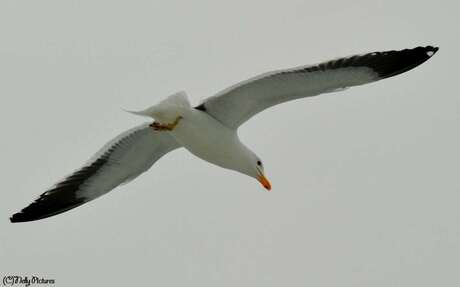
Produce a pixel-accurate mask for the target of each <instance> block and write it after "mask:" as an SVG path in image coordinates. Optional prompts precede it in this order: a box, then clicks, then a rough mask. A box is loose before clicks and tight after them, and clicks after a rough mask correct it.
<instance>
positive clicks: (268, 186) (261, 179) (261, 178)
mask: <svg viewBox="0 0 460 287" xmlns="http://www.w3.org/2000/svg"><path fill="white" fill-rule="evenodd" d="M258 180H259V182H260V183H261V184H262V185H263V186H264V187H265V189H267V190H268V191H270V189H272V185H271V184H270V182H269V181H268V179H267V178H266V177H265V176H264V175H260V176H259V178H258Z"/></svg>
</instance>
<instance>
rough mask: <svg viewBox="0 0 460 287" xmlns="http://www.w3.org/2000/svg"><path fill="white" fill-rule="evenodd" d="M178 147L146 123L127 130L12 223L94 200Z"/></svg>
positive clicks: (33, 218)
mask: <svg viewBox="0 0 460 287" xmlns="http://www.w3.org/2000/svg"><path fill="white" fill-rule="evenodd" d="M178 147H180V145H179V144H178V143H177V142H176V141H175V140H174V139H173V137H172V136H171V135H169V134H168V133H165V132H157V131H155V130H153V129H152V128H150V127H149V126H148V124H143V125H141V126H138V127H135V128H133V129H130V130H128V131H126V132H124V133H122V134H120V135H119V136H117V137H116V138H114V139H113V140H112V141H110V142H109V143H107V144H106V145H105V146H104V147H103V148H102V149H101V150H100V151H99V152H98V153H96V154H95V155H94V156H93V158H92V159H91V160H90V161H89V162H88V164H86V165H85V166H84V167H82V168H81V169H79V170H77V171H75V172H74V173H73V174H71V175H70V176H68V177H66V178H65V179H64V180H62V181H61V182H59V183H58V184H56V185H55V186H54V187H52V188H51V189H49V190H48V191H46V192H45V193H43V194H42V195H40V196H39V197H38V198H37V199H36V200H35V201H34V202H32V203H31V204H30V205H29V206H27V207H26V208H24V209H23V210H21V211H20V212H18V213H16V214H14V215H13V216H12V217H11V218H10V220H11V222H24V221H33V220H38V219H42V218H46V217H50V216H53V215H56V214H59V213H62V212H64V211H67V210H69V209H72V208H75V207H77V206H79V205H81V204H83V203H85V202H88V201H90V200H93V199H95V198H97V197H99V196H101V195H103V194H105V193H107V192H109V191H110V190H112V189H113V188H115V187H117V186H118V185H120V184H122V183H124V182H127V181H129V180H131V179H134V178H135V177H137V176H138V175H140V174H141V173H143V172H144V171H146V170H147V169H149V168H150V167H151V166H152V165H153V164H154V163H155V162H156V161H157V160H158V159H160V158H161V157H162V156H163V155H164V154H166V153H168V152H170V151H172V150H174V149H176V148H178Z"/></svg>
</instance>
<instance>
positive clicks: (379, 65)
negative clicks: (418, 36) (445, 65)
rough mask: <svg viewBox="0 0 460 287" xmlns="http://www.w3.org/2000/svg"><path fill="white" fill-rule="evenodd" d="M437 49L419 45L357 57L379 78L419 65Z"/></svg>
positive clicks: (391, 75) (394, 74) (437, 48)
mask: <svg viewBox="0 0 460 287" xmlns="http://www.w3.org/2000/svg"><path fill="white" fill-rule="evenodd" d="M438 50H439V47H434V46H425V47H422V46H419V47H416V48H412V49H404V50H400V51H387V52H377V53H371V54H367V55H365V56H364V57H362V58H360V59H358V61H357V62H360V61H362V63H361V64H362V65H363V66H367V67H369V68H371V69H372V70H373V71H374V72H376V73H377V74H378V75H379V77H380V78H381V79H384V78H389V77H393V76H396V75H399V74H402V73H404V72H407V71H409V70H412V69H413V68H415V67H417V66H419V65H421V64H422V63H424V62H425V61H427V60H428V59H430V58H431V57H433V55H434V54H436V52H437V51H438Z"/></svg>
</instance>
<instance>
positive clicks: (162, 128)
mask: <svg viewBox="0 0 460 287" xmlns="http://www.w3.org/2000/svg"><path fill="white" fill-rule="evenodd" d="M181 119H182V117H181V116H178V117H177V118H176V119H175V120H174V122H172V123H168V124H160V123H158V122H153V123H152V124H151V125H150V126H151V127H152V128H153V129H154V130H156V131H172V130H173V129H174V128H175V127H176V126H177V124H178V123H179V121H180V120H181Z"/></svg>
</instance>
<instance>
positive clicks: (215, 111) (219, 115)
mask: <svg viewBox="0 0 460 287" xmlns="http://www.w3.org/2000/svg"><path fill="white" fill-rule="evenodd" d="M437 51H438V48H437V47H432V46H426V47H416V48H413V49H405V50H400V51H386V52H374V53H368V54H364V55H356V56H351V57H346V58H340V59H336V60H332V61H327V62H323V63H320V64H317V65H311V66H303V67H297V68H294V69H289V70H280V71H275V72H270V73H266V74H263V75H260V76H257V77H254V78H252V79H249V80H247V81H244V82H241V83H239V84H237V85H235V86H232V87H230V88H228V89H226V90H224V91H222V92H220V93H218V94H217V95H215V96H213V97H210V98H208V99H206V100H205V101H204V102H203V103H202V104H201V105H199V106H197V107H196V108H197V109H199V110H202V111H206V112H207V113H209V114H210V115H211V116H213V117H214V118H216V119H217V120H219V121H220V122H221V123H223V124H225V125H227V126H228V127H231V128H235V129H236V128H238V127H239V126H240V125H241V124H242V123H244V122H245V121H247V120H248V119H249V118H251V117H252V116H253V115H255V114H257V113H258V112H260V111H262V110H264V109H266V108H269V107H271V106H273V105H276V104H280V103H283V102H286V101H290V100H295V99H299V98H304V97H311V96H315V95H319V94H322V93H328V92H335V91H340V90H343V89H345V88H347V87H352V86H358V85H362V84H366V83H370V82H374V81H378V80H381V79H384V78H388V77H392V76H395V75H398V74H401V73H404V72H406V71H408V70H411V69H413V68H415V67H417V66H418V65H420V64H422V63H423V62H425V61H426V60H428V59H429V58H431V57H432V56H433V55H434V54H435V53H436V52H437Z"/></svg>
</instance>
